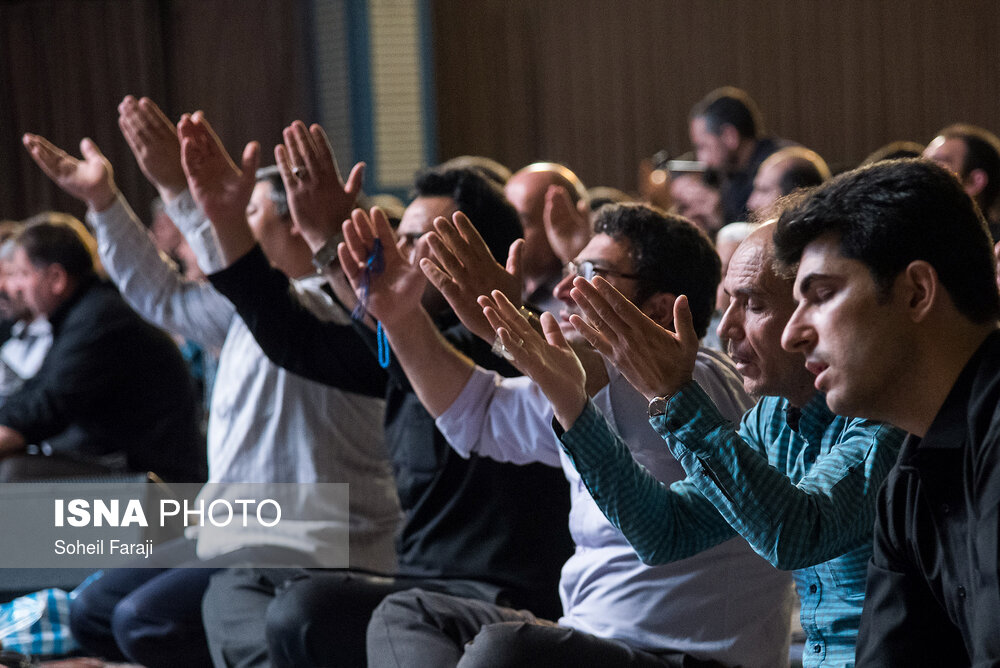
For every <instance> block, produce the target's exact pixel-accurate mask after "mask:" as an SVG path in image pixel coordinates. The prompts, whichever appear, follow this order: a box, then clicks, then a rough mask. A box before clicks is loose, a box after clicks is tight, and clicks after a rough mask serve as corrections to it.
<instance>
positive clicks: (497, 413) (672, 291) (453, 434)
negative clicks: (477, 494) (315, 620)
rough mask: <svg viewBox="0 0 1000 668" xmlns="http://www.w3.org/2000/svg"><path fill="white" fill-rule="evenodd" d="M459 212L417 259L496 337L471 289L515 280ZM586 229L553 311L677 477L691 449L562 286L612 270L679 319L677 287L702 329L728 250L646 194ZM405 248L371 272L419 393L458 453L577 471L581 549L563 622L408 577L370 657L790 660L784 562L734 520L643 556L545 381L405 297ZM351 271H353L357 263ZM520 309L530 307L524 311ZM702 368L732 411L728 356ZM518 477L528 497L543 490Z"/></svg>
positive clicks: (628, 662) (640, 442)
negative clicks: (451, 335) (568, 431)
mask: <svg viewBox="0 0 1000 668" xmlns="http://www.w3.org/2000/svg"><path fill="white" fill-rule="evenodd" d="M354 222H355V223H357V222H358V221H357V220H356V221H354ZM454 222H455V225H454V226H453V225H452V224H451V223H450V222H449V221H445V220H443V219H438V220H437V221H436V222H435V232H433V233H431V234H430V235H429V238H428V241H427V243H428V245H429V246H430V247H431V249H432V250H433V253H434V255H435V257H436V258H437V262H438V264H437V265H434V263H432V262H431V261H430V260H429V259H427V258H425V259H423V260H421V268H422V269H423V270H424V272H425V273H426V274H427V275H428V277H429V278H430V279H431V280H432V281H433V282H434V284H435V286H436V287H437V288H438V289H439V290H440V292H441V293H442V294H443V295H444V296H445V297H446V298H447V299H448V300H449V303H450V304H451V306H452V308H453V310H454V311H455V312H456V313H457V314H458V315H459V316H460V317H462V319H463V323H464V324H466V326H467V327H468V328H469V329H470V330H472V331H475V332H476V333H477V334H480V335H481V336H490V335H492V334H493V329H492V327H490V325H489V324H487V332H488V333H486V334H483V333H482V331H483V330H482V329H481V328H480V326H479V324H477V323H476V322H474V321H473V316H474V315H475V313H473V311H474V312H476V313H478V314H479V318H480V319H481V320H482V321H483V322H484V323H485V322H486V317H484V314H483V310H482V308H481V307H480V306H478V305H477V304H476V297H477V296H478V295H480V294H482V293H483V292H490V286H491V285H492V286H494V287H495V286H498V285H505V293H506V294H508V295H509V296H512V299H518V298H519V297H520V293H521V291H520V289H519V286H511V285H509V284H506V282H505V280H504V276H502V274H503V273H504V272H503V268H502V267H500V266H499V265H498V264H497V263H496V262H495V261H493V260H492V259H488V258H487V259H488V262H481V261H477V260H476V258H475V257H473V255H474V251H475V246H477V245H478V246H482V242H478V243H476V242H475V240H474V239H473V234H474V230H473V229H472V228H471V226H468V225H466V224H465V223H464V222H463V219H462V218H461V217H460V216H456V217H455V221H454ZM362 228H363V226H360V225H357V226H356V227H355V233H354V234H352V235H345V237H346V238H347V242H348V246H351V245H352V243H353V245H355V246H357V247H356V248H354V249H353V250H352V251H351V252H352V253H353V254H354V257H356V258H361V257H364V252H365V248H368V247H370V246H371V243H370V242H366V240H365V234H367V235H368V236H370V235H371V232H367V233H365V231H364V230H363V229H362ZM386 228H387V226H386ZM594 231H595V235H594V236H593V238H592V239H591V240H590V242H589V243H588V244H587V245H586V246H585V247H584V248H583V250H582V251H580V253H579V255H578V256H577V257H576V259H574V260H573V261H572V262H570V263H569V264H568V266H567V268H566V271H565V272H564V273H565V276H564V278H563V279H562V280H561V281H560V282H559V283H558V285H557V286H556V288H555V296H556V297H557V298H558V299H559V300H560V301H561V302H562V303H563V304H564V307H563V308H562V309H561V312H560V313H559V314H558V316H557V318H558V326H559V328H560V329H561V330H562V331H563V332H564V333H565V335H566V336H567V337H568V338H572V339H574V340H575V341H576V342H577V343H579V344H580V347H581V350H580V356H581V358H582V359H583V365H584V366H585V367H586V372H587V381H588V384H587V392H588V393H589V394H590V395H592V396H593V398H594V403H595V405H596V406H598V407H599V410H600V411H601V412H602V414H603V415H604V416H606V417H607V419H608V420H609V421H611V423H612V424H613V426H614V429H615V430H616V432H617V433H620V434H621V435H622V437H623V439H624V440H625V441H626V443H627V447H628V449H629V451H630V452H631V453H632V455H633V456H634V457H636V459H637V460H639V461H640V462H642V464H643V465H644V466H645V467H646V468H647V469H648V470H650V471H651V472H652V473H653V475H655V476H656V477H657V479H658V480H660V481H661V482H663V483H664V484H670V483H674V482H675V481H681V480H683V478H684V472H683V469H682V467H681V465H680V464H679V463H678V462H677V461H675V460H674V459H673V458H672V457H671V456H670V455H669V454H668V453H667V450H666V448H664V446H663V440H662V439H661V438H660V437H659V436H658V435H657V434H656V432H655V431H653V430H652V428H651V427H650V426H649V422H648V415H647V410H646V401H645V400H644V399H643V398H642V397H641V396H640V395H639V394H638V393H637V392H636V391H635V390H634V389H633V388H632V387H631V386H630V385H629V384H628V382H627V381H626V380H625V379H624V377H623V376H622V375H621V374H620V373H617V372H616V371H615V370H614V367H613V366H611V365H610V363H609V362H607V361H606V360H605V359H604V358H603V357H602V356H601V355H600V354H598V353H597V352H596V351H595V350H593V348H590V346H589V344H587V342H586V341H585V340H584V339H582V337H581V336H580V335H578V334H577V332H576V330H575V328H574V327H573V326H572V325H571V324H570V322H569V317H570V314H571V312H573V311H575V309H576V305H575V302H574V301H573V300H572V298H571V297H570V295H569V292H570V289H571V284H572V279H573V278H574V277H575V276H576V275H581V276H585V277H588V278H590V277H593V276H603V277H604V278H605V279H606V280H608V281H609V282H611V283H612V284H613V285H615V286H616V287H617V288H618V289H619V290H620V291H621V292H622V293H624V294H625V295H626V297H627V298H629V299H630V300H631V301H633V302H634V303H635V304H636V305H639V306H640V307H641V308H642V310H643V312H644V313H646V314H647V315H649V317H651V318H654V319H655V320H656V321H657V322H659V323H661V324H662V325H663V326H665V327H670V326H671V325H672V322H673V302H674V300H675V298H676V297H675V295H679V294H687V295H688V296H689V299H690V303H691V304H692V305H693V307H692V312H693V313H694V316H693V319H694V322H695V328H696V329H697V331H698V333H699V335H704V333H705V329H706V328H707V326H708V322H709V318H710V316H711V312H712V306H713V305H714V302H715V288H716V285H717V284H718V281H719V265H720V261H719V258H718V255H717V254H716V253H715V250H714V248H713V247H712V244H711V242H710V241H709V239H708V237H707V236H706V235H705V234H704V233H703V232H702V231H700V230H699V229H698V228H696V227H695V226H694V225H692V224H691V223H690V222H688V221H686V220H684V219H681V218H679V217H677V216H669V215H665V214H663V213H662V212H660V211H658V210H656V209H653V208H651V207H648V206H644V205H616V206H608V207H605V208H603V209H601V211H600V213H599V214H598V218H597V220H596V222H595V228H594ZM376 232H377V234H378V236H379V238H382V236H383V235H384V236H385V237H386V238H385V240H383V245H384V246H385V247H386V248H389V247H391V242H392V241H393V239H392V235H391V231H390V230H388V229H384V230H381V231H379V230H376ZM352 239H356V240H357V241H353V242H352ZM517 243H521V242H517ZM518 252H519V251H518V250H517V249H516V248H515V249H514V250H512V253H511V255H513V256H515V257H517V255H518ZM484 257H485V256H484ZM396 264H397V263H396V262H391V261H390V259H389V258H388V257H387V259H386V267H385V272H384V273H383V274H382V275H380V276H378V277H376V278H373V279H372V280H371V282H370V284H369V285H368V288H369V289H370V291H371V303H372V305H373V307H372V308H373V310H372V313H373V314H374V315H377V316H378V318H379V319H380V321H382V324H383V326H384V327H385V331H386V333H387V336H388V338H389V340H390V343H391V344H392V347H393V354H394V355H395V358H396V359H398V360H399V362H400V364H401V365H402V367H403V369H404V370H405V372H406V374H407V377H408V379H409V380H410V383H411V384H412V386H413V388H414V391H415V392H416V393H417V395H418V396H419V397H420V399H421V401H422V402H423V403H424V405H425V406H426V407H427V409H428V412H430V413H431V414H432V415H434V416H435V417H436V418H437V419H436V424H437V426H438V428H439V429H440V430H441V433H442V434H444V435H445V437H446V438H447V440H448V443H449V444H450V445H451V447H452V448H453V449H454V450H455V451H457V452H458V454H459V455H461V456H462V457H469V456H473V455H476V456H479V457H489V458H493V459H496V460H498V461H503V462H511V463H515V464H527V463H533V462H537V463H543V464H546V465H548V466H553V467H556V466H558V467H561V468H562V470H563V473H564V474H565V475H566V478H567V480H569V482H570V495H571V496H570V499H571V504H572V506H571V510H570V514H569V526H570V533H571V534H572V536H573V540H574V542H575V544H576V550H575V551H574V554H573V555H572V556H571V557H570V558H569V559H568V560H567V561H566V563H565V565H564V566H563V569H562V577H561V579H560V583H559V587H560V598H561V599H562V602H563V614H562V616H561V617H560V618H559V619H558V622H557V623H552V622H549V621H545V620H542V619H539V618H537V617H535V616H534V615H533V614H531V613H530V612H528V611H526V610H515V609H513V608H510V607H504V606H500V605H493V604H489V603H482V602H477V601H470V600H468V599H464V598H460V597H456V596H449V595H446V594H439V593H437V592H432V591H424V590H419V589H414V590H408V591H404V592H398V593H396V594H392V595H390V596H389V597H388V598H386V599H384V600H383V602H382V604H381V605H380V606H379V608H378V609H377V610H376V611H375V613H374V614H373V616H372V621H371V622H370V623H369V626H368V638H367V641H368V665H369V666H371V667H372V668H378V667H386V668H388V667H393V668H400V667H402V666H426V665H434V666H452V665H456V664H457V663H459V662H461V664H460V665H462V666H491V667H497V666H524V665H573V664H579V665H587V666H616V667H617V666H642V667H647V666H648V667H651V668H652V667H654V666H655V667H660V668H663V667H679V666H690V665H699V666H703V665H709V666H718V665H736V664H741V665H745V666H768V667H770V666H777V665H783V664H784V663H786V662H787V642H788V622H789V613H790V610H789V608H788V607H787V606H788V605H789V603H790V600H789V596H788V594H789V588H788V579H787V574H785V573H780V572H778V571H776V570H774V569H773V568H772V567H770V566H769V565H768V564H766V562H764V561H763V560H762V559H759V558H758V557H756V555H754V554H753V553H752V551H751V550H750V549H749V547H748V546H747V545H746V543H745V542H741V541H740V540H727V538H731V536H732V535H733V534H732V533H731V532H730V531H729V530H728V529H723V530H722V531H720V532H718V533H715V534H711V532H702V531H700V530H699V531H692V532H689V535H686V536H684V537H683V539H680V540H678V541H677V546H676V553H675V554H676V559H677V560H676V561H675V562H674V563H671V564H664V565H660V566H655V567H650V566H646V565H644V564H643V563H642V562H641V561H640V559H639V557H638V556H637V555H636V553H635V551H634V550H633V548H632V547H631V546H630V545H629V544H628V542H627V541H626V540H625V537H624V536H623V535H622V534H621V532H620V531H618V530H617V529H616V528H615V527H614V526H612V525H611V523H610V522H608V520H607V519H606V518H605V517H604V515H603V514H602V513H601V511H600V509H599V508H598V506H597V505H596V504H595V503H594V501H593V499H592V498H591V496H590V493H589V492H588V491H587V488H586V487H585V485H584V483H583V482H582V481H581V480H580V477H579V475H578V474H577V473H576V470H575V468H574V466H573V464H572V462H571V461H570V459H569V458H568V457H566V456H565V455H564V454H563V453H562V451H561V449H560V447H559V443H558V439H557V437H556V434H555V432H554V431H553V429H552V416H553V411H552V407H551V405H550V404H549V401H548V399H547V398H546V397H545V395H543V394H542V392H541V390H540V389H539V388H538V386H537V385H535V384H534V383H532V382H531V380H530V379H529V378H526V377H525V378H512V379H504V378H500V377H498V376H496V375H495V374H493V373H492V372H489V371H486V370H485V369H482V368H478V367H474V366H473V365H472V363H471V362H470V361H468V360H467V359H463V358H461V357H460V356H458V355H456V354H454V353H449V352H448V351H447V350H445V349H444V347H443V346H442V345H441V344H440V342H439V339H440V337H435V336H433V332H429V330H427V324H426V322H427V321H426V317H424V316H422V315H421V314H420V313H419V312H417V311H416V309H415V308H414V307H413V306H412V301H413V300H407V299H401V298H396V299H392V297H393V294H392V291H393V286H395V285H403V284H404V282H403V281H401V280H399V279H400V276H401V274H402V270H397V269H396V267H395V265H396ZM515 264H516V263H515ZM515 273H516V272H515ZM350 274H351V272H349V275H350ZM352 280H354V281H355V283H357V280H356V277H355V278H352ZM358 287H359V286H358V285H355V288H356V289H357V288H358ZM492 294H493V295H499V294H500V293H499V292H493V293H492ZM481 303H482V302H481ZM508 303H509V302H508ZM470 304H471V306H470ZM511 308H512V310H513V308H514V307H513V306H512V307H511ZM374 309H378V310H379V313H377V314H376V313H375V312H374ZM407 311H410V313H407ZM550 316H551V313H550V314H548V315H546V314H543V319H542V322H543V326H546V327H548V328H549V329H550V330H554V329H555V326H556V322H554V321H553V320H551V319H550ZM514 318H518V319H519V320H520V316H518V315H517V312H516V311H514ZM421 323H423V324H421ZM525 327H528V325H526V324H525ZM422 331H428V333H429V334H430V335H428V336H425V335H424V334H422ZM512 345H517V344H516V343H514V344H512ZM497 348H498V349H499V350H501V351H502V349H501V348H500V347H499V346H498V347H497ZM508 354H509V353H508ZM695 367H696V368H695V371H694V374H695V376H697V377H698V378H699V382H702V383H705V384H706V386H707V387H708V388H709V389H708V392H709V394H710V395H711V396H712V397H713V400H714V401H716V402H719V405H720V406H724V408H723V409H722V410H723V412H724V414H726V415H727V416H728V417H730V418H731V419H738V417H739V415H740V414H741V413H742V411H743V410H745V409H746V408H748V407H749V406H750V404H751V400H750V398H749V396H748V395H747V394H746V393H745V392H744V391H743V386H742V382H741V380H740V378H739V376H738V374H737V373H736V371H735V369H734V368H733V367H732V366H731V364H730V363H729V362H728V361H726V360H723V359H722V358H721V356H716V355H715V354H713V353H712V352H710V351H703V352H702V353H701V354H699V355H698V359H697V361H696V362H695ZM681 484H683V483H681ZM524 493H525V494H527V495H534V494H535V493H537V490H527V489H526V490H524ZM691 498H695V497H694V495H692V496H691ZM695 502H696V503H695V505H692V506H690V507H686V508H685V511H686V512H688V513H689V514H690V515H692V516H695V517H698V518H699V520H698V521H697V523H698V524H699V525H700V524H701V520H703V519H705V518H706V517H707V518H708V519H711V518H712V517H715V516H717V515H718V512H717V511H716V510H715V508H714V507H713V506H711V504H710V503H709V502H707V501H705V500H702V501H698V499H695ZM469 512H470V513H475V509H474V508H470V509H469ZM705 523H706V524H707V523H709V522H705ZM710 534H711V535H710Z"/></svg>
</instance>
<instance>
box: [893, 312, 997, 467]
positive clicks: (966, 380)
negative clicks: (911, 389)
mask: <svg viewBox="0 0 1000 668" xmlns="http://www.w3.org/2000/svg"><path fill="white" fill-rule="evenodd" d="M998 370H1000V330H998V331H994V332H992V333H991V334H990V335H989V336H987V337H986V339H985V340H984V341H983V343H982V344H981V345H980V346H979V348H978V349H977V350H976V352H975V353H973V355H972V357H970V358H969V361H968V362H966V363H965V367H964V368H963V369H962V373H960V374H959V375H958V379H957V380H956V381H955V384H954V385H952V387H951V391H950V392H948V396H947V397H946V398H945V400H944V403H943V404H941V408H940V410H938V413H937V415H936V416H934V421H933V422H931V426H930V427H929V428H928V429H927V433H926V434H925V435H924V437H923V438H922V439H920V440H919V446H918V447H919V448H921V449H928V448H934V449H959V448H961V447H963V445H964V443H965V440H966V436H967V435H968V432H969V424H970V420H969V416H970V414H971V415H977V414H979V413H980V412H982V411H989V412H990V414H991V415H992V413H993V411H995V410H996V398H997V395H996V392H995V390H994V391H990V389H991V386H994V387H995V386H996V385H997V384H998V382H1000V378H998ZM911 440H915V439H911Z"/></svg>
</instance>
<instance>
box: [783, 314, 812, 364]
mask: <svg viewBox="0 0 1000 668" xmlns="http://www.w3.org/2000/svg"><path fill="white" fill-rule="evenodd" d="M817 338H818V337H817V335H816V330H815V329H814V328H813V327H812V325H811V324H810V323H809V319H808V316H807V315H806V313H805V311H804V309H803V305H802V304H799V305H798V307H797V308H796V309H795V312H794V313H792V317H791V318H789V319H788V323H787V324H785V329H784V331H783V332H782V333H781V347H782V348H784V349H785V350H787V351H788V352H791V353H807V354H808V353H809V352H811V351H812V350H813V348H815V347H816V342H817Z"/></svg>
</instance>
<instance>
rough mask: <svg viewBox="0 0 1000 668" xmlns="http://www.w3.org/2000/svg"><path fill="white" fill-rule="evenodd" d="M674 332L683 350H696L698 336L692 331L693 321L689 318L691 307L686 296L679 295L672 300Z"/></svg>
mask: <svg viewBox="0 0 1000 668" xmlns="http://www.w3.org/2000/svg"><path fill="white" fill-rule="evenodd" d="M674 331H675V332H676V333H677V339H678V341H680V343H681V345H682V346H683V347H684V348H692V347H693V348H697V347H698V335H697V334H696V333H695V331H694V320H693V318H692V317H691V305H690V304H689V303H688V298H687V295H680V296H679V297H678V298H677V299H675V300H674Z"/></svg>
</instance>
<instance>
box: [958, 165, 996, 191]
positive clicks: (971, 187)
mask: <svg viewBox="0 0 1000 668" xmlns="http://www.w3.org/2000/svg"><path fill="white" fill-rule="evenodd" d="M989 181H990V177H988V176H987V175H986V172H985V171H983V170H982V169H973V170H971V171H970V172H969V173H968V174H966V175H965V178H964V179H962V183H963V184H964V185H965V191H966V192H967V193H969V196H971V197H976V196H977V195H979V193H981V192H983V188H985V187H986V185H987V184H988V183H989Z"/></svg>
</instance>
